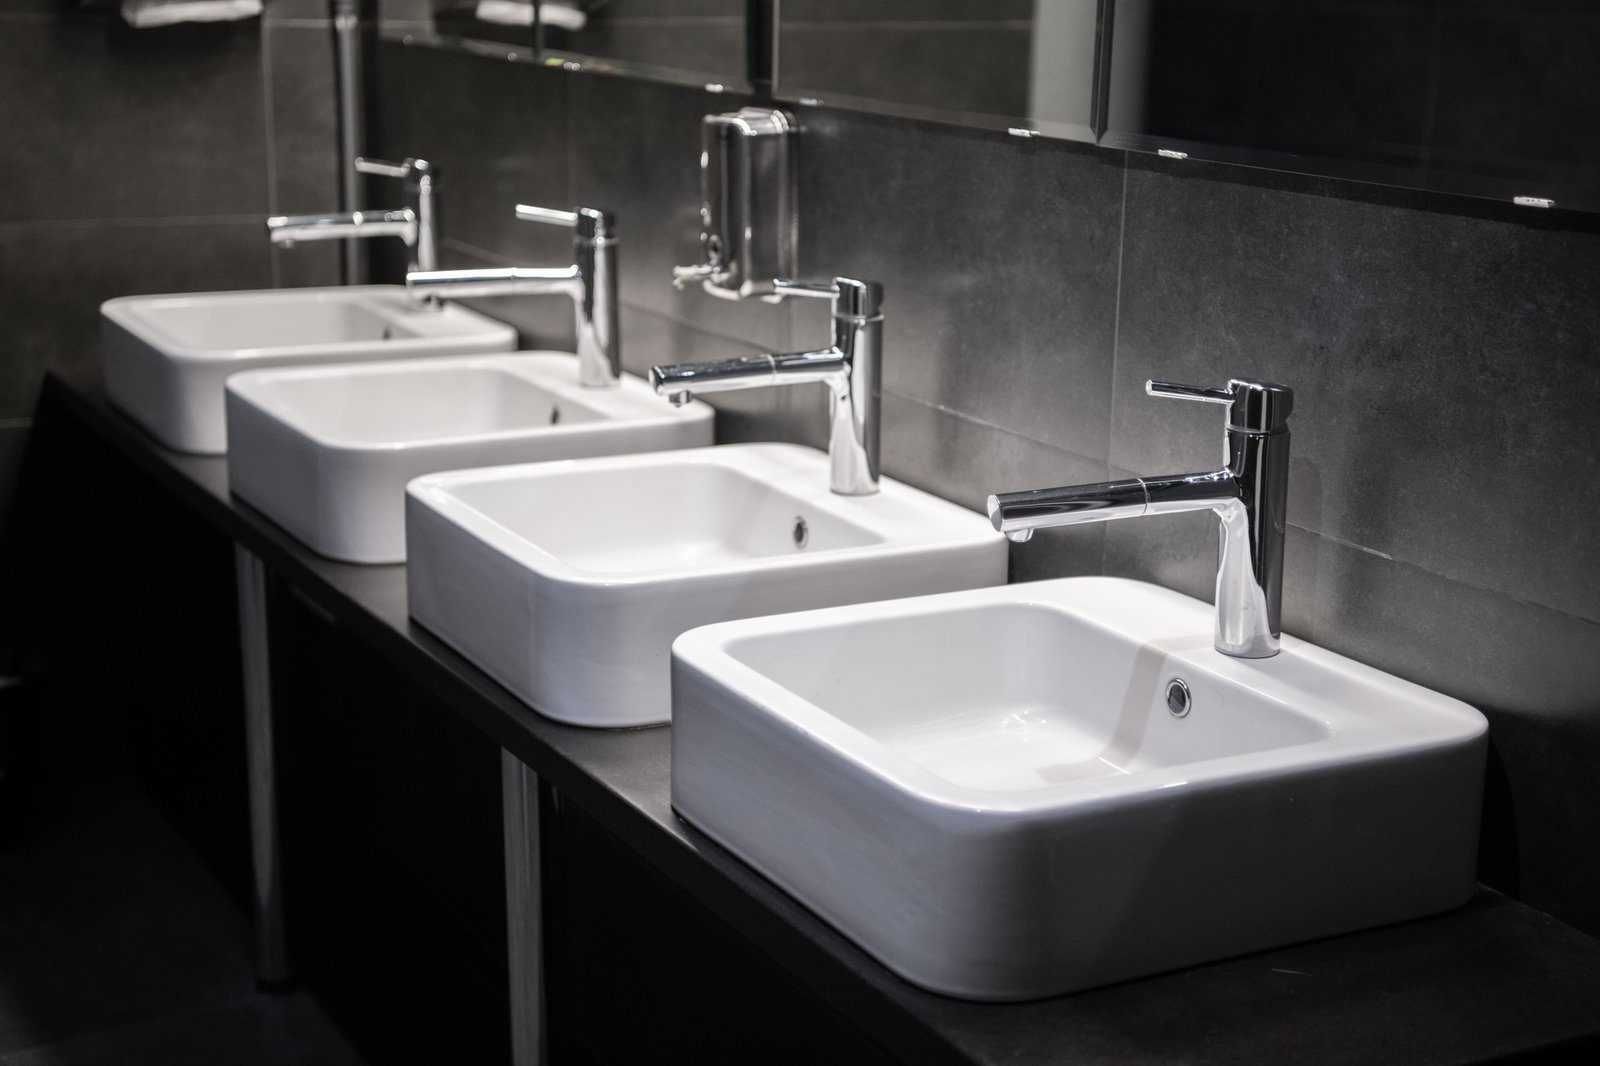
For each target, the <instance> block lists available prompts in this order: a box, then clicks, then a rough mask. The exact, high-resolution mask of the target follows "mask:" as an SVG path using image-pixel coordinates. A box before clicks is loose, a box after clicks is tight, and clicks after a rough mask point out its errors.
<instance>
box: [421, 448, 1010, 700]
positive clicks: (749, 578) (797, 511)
mask: <svg viewBox="0 0 1600 1066" xmlns="http://www.w3.org/2000/svg"><path fill="white" fill-rule="evenodd" d="M407 496H408V498H407V510H406V540H407V544H408V547H409V551H410V559H409V561H408V566H407V586H408V588H409V591H410V609H411V616H412V617H413V618H415V619H416V620H417V621H418V622H419V623H421V624H422V625H424V626H426V627H427V628H428V629H430V630H432V631H433V632H434V633H436V634H438V635H439V636H440V637H441V638H442V639H443V640H445V641H446V642H447V643H449V644H450V645H452V646H453V647H455V648H456V649H457V650H458V651H460V652H461V653H462V654H463V655H465V656H466V657H467V658H468V659H471V660H472V661H473V662H474V663H476V664H477V665H478V666H479V667H481V668H482V669H483V670H484V671H486V672H487V673H489V674H490V675H491V676H493V677H494V678H495V679H496V680H497V681H499V682H500V683H501V684H503V685H505V686H506V687H507V688H509V689H510V690H511V691H512V692H514V693H515V694H516V695H517V696H519V697H521V698H522V699H524V700H526V701H527V702H528V703H529V704H530V705H532V706H533V708H534V709H535V710H537V711H539V712H541V713H542V714H545V715H548V716H549V717H551V718H556V719H559V720H561V721H564V722H571V723H574V724H577V725H589V726H635V725H649V724H652V723H659V722H664V721H666V720H667V719H668V717H669V716H670V713H671V700H670V690H669V686H668V661H669V650H670V646H671V643H672V639H673V638H674V637H676V636H677V635H678V634H679V633H681V632H683V631H684V630H686V629H690V628H692V627H694V626H698V625H704V624H706V623H708V622H714V621H721V620H723V619H728V618H746V617H749V616H752V615H759V614H770V613H772V612H774V611H783V610H794V609H797V608H806V607H818V606H825V605H831V604H839V603H857V602H861V601H863V600H872V599H881V598H883V597H888V596H905V595H911V594H914V593H918V592H938V591H947V590H952V589H961V588H972V587H976V586H979V585H992V584H998V583H1000V582H1002V581H1004V580H1005V577H1006V542H1005V540H1004V539H1003V538H1001V537H1000V536H999V535H998V534H996V533H995V532H994V530H993V529H992V528H991V527H990V526H989V524H988V522H987V520H985V519H984V518H983V517H982V516H981V515H978V514H976V513H974V512H972V511H968V510H966V509H965V508H962V507H958V506H956V505H955V504H952V503H949V502H947V501H945V500H941V499H938V498H936V497H933V496H930V495H928V494H926V493H923V492H919V491H917V490H916V489H912V488H910V487H909V486H906V485H902V484H899V483H898V482H895V481H891V480H888V479H885V480H883V481H882V488H881V491H879V492H878V493H877V494H876V495H873V496H852V497H846V496H839V495H836V494H834V493H832V492H830V491H829V490H828V459H827V456H826V455H824V454H822V453H821V452H817V451H814V450H812V449H810V448H801V447H797V446H794V445H788V444H748V445H731V446H727V447H721V448H697V449H690V450H686V451H679V452H670V453H663V454H659V455H637V456H626V457H619V458H613V459H585V460H578V461H574V462H567V463H544V464H538V465H531V466H519V467H501V468H499V469H496V470H478V471H462V472H458V473H450V474H439V475H433V476H429V477H425V478H421V479H419V480H417V481H415V482H413V483H412V484H411V486H410V487H409V489H408V490H407Z"/></svg>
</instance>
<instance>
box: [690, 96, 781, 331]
mask: <svg viewBox="0 0 1600 1066" xmlns="http://www.w3.org/2000/svg"><path fill="white" fill-rule="evenodd" d="M796 132H797V131H796V129H795V123H794V118H793V116H791V115H790V114H789V113H788V112H786V111H779V110H776V109H773V108H765V107H746V108H741V109H740V110H738V111H736V112H734V113H732V114H728V115H707V116H706V117H705V119H704V121H703V122H702V123H701V126H700V139H701V143H700V229H701V232H700V251H701V262H700V263H698V264H696V265H695V266H680V267H674V268H673V270H672V284H673V285H674V286H675V287H677V288H680V289H681V288H683V287H684V286H685V285H687V284H688V283H689V282H691V281H698V282H700V284H701V287H702V288H703V289H705V291H706V292H708V293H710V294H711V295H712V296H719V297H721V298H723V299H725V300H740V299H744V298H745V297H748V296H760V297H761V298H763V299H765V300H768V301H770V302H772V303H776V302H778V301H779V300H781V299H783V296H782V294H781V293H778V292H777V291H776V289H775V286H776V285H777V284H778V283H777V282H776V281H774V280H772V279H774V278H792V277H794V276H795V275H796V274H798V273H799V267H798V265H797V262H798V260H797V255H796V251H795V247H796V245H797V244H798V242H799V238H798V236H797V229H798V225H797V221H796V220H797V218H798V213H797V211H796V208H795V188H796V186H797V184H798V182H797V180H796V161H795V151H794V139H795V133H796Z"/></svg>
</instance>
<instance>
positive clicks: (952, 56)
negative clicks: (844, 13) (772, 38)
mask: <svg viewBox="0 0 1600 1066" xmlns="http://www.w3.org/2000/svg"><path fill="white" fill-rule="evenodd" d="M1032 47H1033V33H1032V27H1031V26H1030V25H1029V24H1028V23H1027V22H1010V23H1007V22H1002V21H998V20H996V21H994V22H980V21H977V20H974V19H968V20H964V21H960V22H937V21H930V20H928V19H926V18H916V19H912V20H908V21H905V22H898V23H897V22H892V21H883V22H873V23H867V24H865V25H863V24H862V23H861V22H849V21H841V22H825V23H820V24H808V23H805V22H791V21H790V20H788V19H787V18H786V19H785V22H784V26H783V32H782V33H781V34H780V35H779V49H780V51H779V56H778V71H779V74H780V76H781V78H782V92H783V94H784V96H785V97H787V98H789V99H795V98H796V96H795V94H804V95H806V96H813V95H815V96H818V97H820V98H821V99H822V101H823V102H824V103H827V102H828V101H829V100H830V99H831V97H832V94H839V95H843V96H852V97H861V98H864V99H867V100H889V101H893V102H895V103H897V104H908V105H911V106H914V107H926V108H936V109H946V110H955V111H968V112H973V113H976V114H983V115H1017V116H1023V115H1027V114H1028V91H1029V88H1030V85H1029V81H1028V70H1029V67H1030V65H1031V63H1032V59H1033V56H1032ZM1019 121H1020V120H1019Z"/></svg>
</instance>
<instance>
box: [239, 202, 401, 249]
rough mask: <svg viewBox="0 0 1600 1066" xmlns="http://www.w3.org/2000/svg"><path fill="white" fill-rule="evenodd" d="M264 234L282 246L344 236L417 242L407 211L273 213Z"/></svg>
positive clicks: (337, 238)
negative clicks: (307, 213) (389, 238)
mask: <svg viewBox="0 0 1600 1066" xmlns="http://www.w3.org/2000/svg"><path fill="white" fill-rule="evenodd" d="M267 237H268V238H269V239H270V240H271V241H272V243H273V244H281V245H284V246H285V247H288V246H290V245H293V244H295V243H296V242H297V241H332V240H343V239H345V238H347V237H399V238H400V239H401V240H402V241H404V242H405V243H406V245H407V246H408V247H409V246H412V245H415V244H416V243H417V219H416V216H415V215H413V214H412V213H411V212H410V211H409V210H400V211H348V212H342V213H337V214H331V215H274V216H272V217H271V218H269V219H267Z"/></svg>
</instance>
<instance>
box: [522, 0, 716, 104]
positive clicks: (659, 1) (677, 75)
mask: <svg viewBox="0 0 1600 1066" xmlns="http://www.w3.org/2000/svg"><path fill="white" fill-rule="evenodd" d="M745 6H746V0H543V2H542V3H541V4H540V5H539V21H540V33H541V36H542V40H541V42H540V43H541V47H542V51H543V54H544V56H545V58H546V61H550V60H552V59H557V60H561V61H565V62H572V63H578V64H581V65H582V66H583V67H585V68H586V69H602V70H614V71H616V72H618V73H625V74H632V75H635V76H639V77H646V78H652V79H654V80H661V81H674V82H685V83H691V84H700V83H708V82H710V83H716V84H720V85H723V86H725V87H727V88H730V89H740V88H744V87H746V86H747V84H748V82H747V77H746V61H745Z"/></svg>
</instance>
